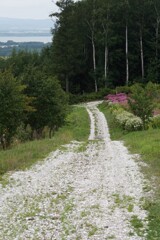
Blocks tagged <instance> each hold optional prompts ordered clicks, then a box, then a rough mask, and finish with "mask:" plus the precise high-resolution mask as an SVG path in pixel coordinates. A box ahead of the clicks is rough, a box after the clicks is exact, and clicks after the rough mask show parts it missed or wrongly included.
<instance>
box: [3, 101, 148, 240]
mask: <svg viewBox="0 0 160 240" xmlns="http://www.w3.org/2000/svg"><path fill="white" fill-rule="evenodd" d="M98 104H99V102H93V103H88V104H86V109H87V111H88V114H89V116H90V119H91V131H90V136H89V142H88V143H79V142H72V143H71V144H69V145H65V146H64V147H63V150H57V151H55V152H53V153H51V154H50V155H49V156H48V158H47V159H46V160H45V161H44V163H40V164H37V165H35V166H34V167H33V168H31V169H30V170H28V171H25V172H23V171H20V172H15V173H13V174H12V175H11V176H10V179H9V180H10V182H9V184H8V185H7V186H6V187H5V188H3V187H2V186H1V188H0V240H14V239H15V240H25V239H30V240H31V239H33V240H41V239H42V240H51V239H54V240H63V239H64V240H89V239H91V240H105V239H117V240H141V239H146V230H147V212H146V211H144V210H143V209H142V205H143V201H142V200H143V197H144V193H143V187H144V186H145V181H144V178H143V176H142V174H141V172H140V169H139V166H138V164H137V162H136V161H135V156H134V155H130V154H129V153H128V151H127V149H126V148H125V147H124V145H123V144H122V143H121V142H119V141H111V140H110V135H109V130H108V125H107V122H106V119H105V117H104V115H103V114H102V113H101V112H100V111H99V110H98V108H97V105H98ZM133 220H134V221H139V222H141V225H142V226H141V228H140V229H138V231H137V232H136V231H135V230H134V228H133V226H132V225H133V224H132V222H133ZM139 235H141V236H139Z"/></svg>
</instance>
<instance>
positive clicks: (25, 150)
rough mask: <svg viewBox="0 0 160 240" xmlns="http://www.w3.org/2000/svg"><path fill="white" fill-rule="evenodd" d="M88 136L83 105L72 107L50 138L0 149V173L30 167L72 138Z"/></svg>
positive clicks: (78, 138) (85, 112) (81, 139)
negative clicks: (61, 125)
mask: <svg viewBox="0 0 160 240" xmlns="http://www.w3.org/2000/svg"><path fill="white" fill-rule="evenodd" d="M88 136H89V117H88V113H87V111H86V110H85V108H83V107H73V109H72V111H71V113H70V114H69V115H68V117H67V121H66V125H65V126H63V127H62V128H60V129H59V130H58V131H57V132H56V133H55V135H54V137H53V138H52V139H48V138H46V139H42V140H37V141H30V142H26V143H23V144H18V145H17V146H14V147H13V148H11V149H9V150H6V151H0V175H1V176H2V175H3V174H4V173H6V172H8V171H13V170H20V169H25V168H28V167H30V166H31V165H32V164H34V163H35V162H37V161H39V160H42V159H44V158H45V157H47V155H48V154H49V153H50V152H51V151H54V150H56V149H58V148H59V147H60V146H61V145H62V144H67V143H69V142H70V141H72V140H77V141H86V140H87V139H88Z"/></svg>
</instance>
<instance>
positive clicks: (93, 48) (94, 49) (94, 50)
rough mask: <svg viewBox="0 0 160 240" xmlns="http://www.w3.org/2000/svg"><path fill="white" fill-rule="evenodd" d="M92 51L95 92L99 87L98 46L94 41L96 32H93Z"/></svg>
mask: <svg viewBox="0 0 160 240" xmlns="http://www.w3.org/2000/svg"><path fill="white" fill-rule="evenodd" d="M92 51H93V70H94V84H95V92H97V91H98V88H97V79H96V70H97V68H96V48H95V43H94V34H93V32H92Z"/></svg>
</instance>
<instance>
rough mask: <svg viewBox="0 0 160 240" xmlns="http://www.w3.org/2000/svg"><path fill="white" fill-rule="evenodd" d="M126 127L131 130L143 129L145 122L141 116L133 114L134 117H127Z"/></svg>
mask: <svg viewBox="0 0 160 240" xmlns="http://www.w3.org/2000/svg"><path fill="white" fill-rule="evenodd" d="M124 128H125V130H127V131H129V132H131V131H138V130H142V129H143V122H142V120H141V118H140V117H136V116H134V115H133V117H131V118H128V119H127V121H126V123H125V127H124Z"/></svg>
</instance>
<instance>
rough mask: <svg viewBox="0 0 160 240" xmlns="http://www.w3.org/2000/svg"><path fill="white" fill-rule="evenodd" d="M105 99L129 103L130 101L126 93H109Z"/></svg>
mask: <svg viewBox="0 0 160 240" xmlns="http://www.w3.org/2000/svg"><path fill="white" fill-rule="evenodd" d="M104 99H105V100H107V101H109V102H112V103H127V101H128V97H127V95H126V94H125V93H117V94H108V95H107V96H106V97H104Z"/></svg>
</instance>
